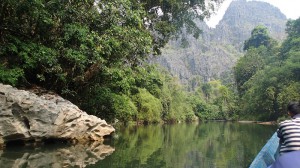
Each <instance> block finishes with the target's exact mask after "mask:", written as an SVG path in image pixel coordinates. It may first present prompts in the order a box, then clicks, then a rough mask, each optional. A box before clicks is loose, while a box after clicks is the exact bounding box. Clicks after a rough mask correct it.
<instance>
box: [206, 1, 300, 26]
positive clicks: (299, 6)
mask: <svg viewBox="0 0 300 168" xmlns="http://www.w3.org/2000/svg"><path fill="white" fill-rule="evenodd" d="M232 1H233V0H225V1H224V2H223V3H222V5H221V7H220V8H219V10H218V11H217V12H216V14H215V15H212V16H211V18H210V19H209V20H208V21H206V23H207V25H208V26H209V27H213V28H214V27H215V26H216V25H217V24H218V22H219V21H220V20H221V19H222V17H223V15H224V14H225V11H226V9H227V8H228V6H229V5H230V3H231V2H232ZM259 1H264V2H268V3H270V4H272V5H273V6H276V7H278V8H279V9H280V11H281V12H282V13H283V14H285V15H286V17H287V18H288V19H297V18H299V17H300V1H299V0H259Z"/></svg>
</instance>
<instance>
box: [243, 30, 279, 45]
mask: <svg viewBox="0 0 300 168" xmlns="http://www.w3.org/2000/svg"><path fill="white" fill-rule="evenodd" d="M274 42H275V41H274V40H272V39H271V38H270V36H269V33H268V30H267V28H266V27H264V26H262V25H259V26H256V27H255V28H254V29H253V30H252V32H251V37H250V38H249V39H248V40H246V41H245V43H244V50H248V49H250V48H251V47H254V48H258V47H259V46H261V45H263V46H265V47H267V48H269V47H272V45H273V43H274Z"/></svg>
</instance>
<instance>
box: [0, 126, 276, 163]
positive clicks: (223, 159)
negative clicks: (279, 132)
mask: <svg viewBox="0 0 300 168" xmlns="http://www.w3.org/2000/svg"><path fill="white" fill-rule="evenodd" d="M275 130H276V126H265V125H257V124H241V123H232V122H205V123H191V124H174V125H148V126H138V127H136V126H131V127H126V128H125V127H124V128H118V129H117V132H116V133H117V134H116V136H115V137H114V138H113V139H111V140H107V141H105V143H104V144H105V145H103V144H97V143H92V144H85V145H75V146H72V145H64V144H55V145H48V146H47V147H46V146H44V147H40V148H35V149H32V148H29V147H27V148H26V147H22V148H20V147H11V148H8V149H6V150H5V151H0V167H1V168H2V167H3V168H4V167H14V166H15V167H16V166H18V167H24V168H25V167H90V168H96V167H97V168H115V167H116V168H119V167H120V168H148V167H149V168H246V167H248V166H249V165H250V163H251V162H252V160H253V158H254V157H255V156H256V154H257V153H258V152H259V151H260V149H261V148H262V147H263V145H264V144H265V143H266V142H267V140H268V139H269V138H270V137H271V135H272V134H273V133H274V131H275Z"/></svg>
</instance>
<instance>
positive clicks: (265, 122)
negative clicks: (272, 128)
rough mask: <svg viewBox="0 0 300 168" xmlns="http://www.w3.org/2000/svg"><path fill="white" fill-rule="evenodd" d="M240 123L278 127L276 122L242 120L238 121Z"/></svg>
mask: <svg viewBox="0 0 300 168" xmlns="http://www.w3.org/2000/svg"><path fill="white" fill-rule="evenodd" d="M238 122H239V123H256V124H261V125H277V124H278V123H277V122H276V121H246V120H241V121H238Z"/></svg>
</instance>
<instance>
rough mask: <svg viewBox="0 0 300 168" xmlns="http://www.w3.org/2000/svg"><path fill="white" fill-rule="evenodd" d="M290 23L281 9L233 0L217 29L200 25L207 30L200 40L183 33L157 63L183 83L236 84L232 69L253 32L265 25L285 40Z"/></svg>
mask: <svg viewBox="0 0 300 168" xmlns="http://www.w3.org/2000/svg"><path fill="white" fill-rule="evenodd" d="M262 9H263V10H262ZM286 21H287V18H286V17H285V15H284V14H282V13H281V11H280V10H279V9H278V8H276V7H274V6H272V5H270V4H268V3H266V2H259V1H248V2H247V1H246V0H237V1H233V2H232V3H231V4H230V5H229V7H228V9H227V11H226V12H225V14H224V16H223V18H222V20H221V21H220V22H219V24H218V25H217V26H216V28H209V27H208V26H207V24H206V23H205V22H196V23H197V25H198V27H199V28H201V29H202V31H203V33H202V34H201V36H200V37H199V38H198V39H195V38H193V37H192V35H189V34H188V33H186V31H184V30H183V34H182V35H181V36H180V37H179V38H177V39H175V40H171V41H170V42H169V43H168V44H167V45H166V46H165V47H164V49H163V50H162V55H161V56H160V57H158V58H156V60H155V61H154V62H156V63H158V64H159V65H161V66H163V67H164V68H166V69H167V70H168V71H169V72H171V74H172V75H173V76H174V77H177V78H178V79H179V80H180V81H181V83H183V84H189V85H190V84H191V81H195V80H198V82H208V81H211V80H221V81H223V82H225V83H230V82H233V77H232V68H233V66H234V64H235V63H236V61H237V59H238V58H239V57H241V56H242V55H243V50H242V47H243V43H244V41H245V40H246V39H248V38H249V37H250V35H251V30H252V29H253V28H254V27H255V26H257V25H264V26H266V27H267V28H268V30H269V32H270V36H271V37H273V38H274V39H276V40H279V41H282V40H283V39H284V38H285V23H286ZM192 83H193V82H192ZM192 85H193V84H192ZM193 87H194V86H192V88H193Z"/></svg>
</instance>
